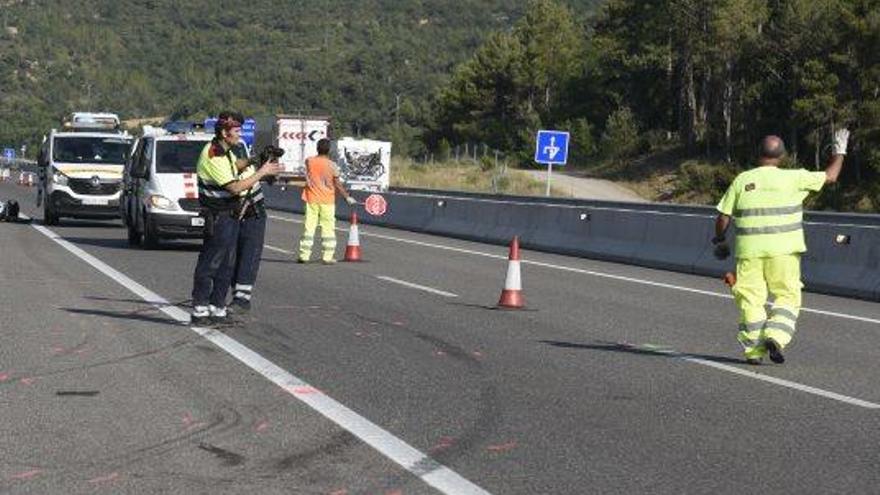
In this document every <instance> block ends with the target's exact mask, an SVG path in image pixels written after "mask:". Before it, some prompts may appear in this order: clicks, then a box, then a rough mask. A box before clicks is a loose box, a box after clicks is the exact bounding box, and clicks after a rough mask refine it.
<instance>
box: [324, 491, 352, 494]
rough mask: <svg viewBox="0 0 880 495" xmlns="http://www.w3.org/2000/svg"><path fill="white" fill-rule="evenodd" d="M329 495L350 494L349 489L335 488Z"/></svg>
mask: <svg viewBox="0 0 880 495" xmlns="http://www.w3.org/2000/svg"><path fill="white" fill-rule="evenodd" d="M327 495H348V490H334V491H332V492H330V493H328V494H327Z"/></svg>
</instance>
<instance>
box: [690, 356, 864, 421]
mask: <svg viewBox="0 0 880 495" xmlns="http://www.w3.org/2000/svg"><path fill="white" fill-rule="evenodd" d="M675 355H676V356H677V357H678V358H679V359H682V360H684V361H690V362H692V363H696V364H701V365H703V366H709V367H710V368H715V369H719V370H722V371H727V372H729V373H735V374H737V375H742V376H745V377H748V378H752V379H755V380H761V381H765V382H769V383H772V384H774V385H780V386H782V387H787V388H791V389H794V390H799V391H801V392H806V393H808V394H813V395H818V396H821V397H825V398H826V399H832V400H836V401H840V402H845V403H847V404H850V405H854V406H859V407H864V408H866V409H880V404H875V403H873V402H868V401H866V400H862V399H857V398H855V397H849V396H847V395H843V394H838V393H836V392H829V391H828V390H823V389H821V388H816V387H811V386H809V385H804V384H801V383H797V382H792V381H788V380H783V379H782V378H776V377H774V376H768V375H763V374H761V373H756V372H754V371H748V370H744V369H740V368H737V367H736V366H729V365H726V364H722V363H715V362H712V361H708V360H705V359H701V358H695V357H691V356H688V355H687V354H675Z"/></svg>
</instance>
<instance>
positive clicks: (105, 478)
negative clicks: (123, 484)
mask: <svg viewBox="0 0 880 495" xmlns="http://www.w3.org/2000/svg"><path fill="white" fill-rule="evenodd" d="M118 478H119V473H110V474H108V475H107V476H98V477H97V478H92V479H90V480H89V481H88V482H89V483H91V484H93V485H96V484H98V483H107V482H109V481H115V480H116V479H118Z"/></svg>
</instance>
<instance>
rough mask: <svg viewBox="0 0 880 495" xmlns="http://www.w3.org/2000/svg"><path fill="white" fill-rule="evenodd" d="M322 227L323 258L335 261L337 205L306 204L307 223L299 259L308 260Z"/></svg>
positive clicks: (300, 244) (300, 243)
mask: <svg viewBox="0 0 880 495" xmlns="http://www.w3.org/2000/svg"><path fill="white" fill-rule="evenodd" d="M318 227H321V252H322V253H321V257H322V259H323V260H324V261H330V260H332V259H333V256H334V254H335V253H336V205H335V204H319V203H306V222H305V227H304V228H303V236H302V239H300V241H299V259H301V260H308V259H309V257H310V256H311V255H312V246H314V244H315V230H316V229H317V228H318Z"/></svg>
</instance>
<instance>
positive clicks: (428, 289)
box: [376, 275, 458, 297]
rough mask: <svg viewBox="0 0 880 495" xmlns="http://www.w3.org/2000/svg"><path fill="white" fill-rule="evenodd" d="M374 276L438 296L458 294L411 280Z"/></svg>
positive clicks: (454, 295)
mask: <svg viewBox="0 0 880 495" xmlns="http://www.w3.org/2000/svg"><path fill="white" fill-rule="evenodd" d="M376 278H378V279H379V280H384V281H386V282H391V283H392V284H397V285H402V286H404V287H409V288H410V289H416V290H421V291H425V292H430V293H431V294H436V295H438V296H443V297H458V295H456V294H453V293H452V292H446V291H443V290H440V289H435V288H433V287H428V286H426V285H419V284H414V283H412V282H407V281H405V280H399V279H396V278H392V277H386V276H385V275H377V276H376Z"/></svg>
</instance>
